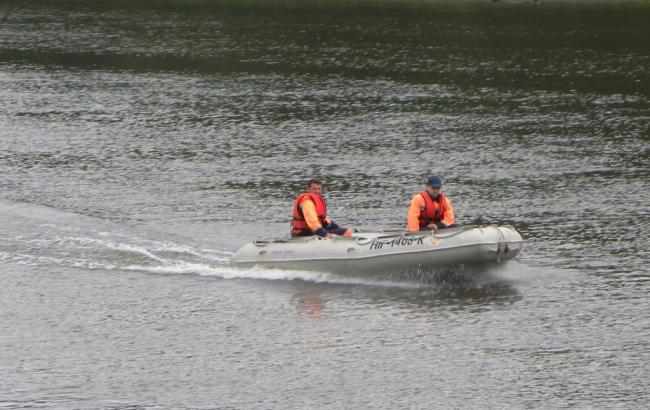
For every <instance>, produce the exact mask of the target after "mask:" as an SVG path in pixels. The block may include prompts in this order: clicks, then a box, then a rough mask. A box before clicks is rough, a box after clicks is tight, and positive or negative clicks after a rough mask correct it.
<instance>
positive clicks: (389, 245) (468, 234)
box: [232, 225, 524, 274]
mask: <svg viewBox="0 0 650 410" xmlns="http://www.w3.org/2000/svg"><path fill="white" fill-rule="evenodd" d="M523 243H524V241H523V239H522V237H521V235H520V234H519V233H518V232H517V231H516V230H515V229H514V228H513V227H511V226H495V225H489V226H471V227H461V228H450V229H445V230H441V231H440V232H438V233H437V234H433V233H428V232H426V233H425V232H419V233H412V234H411V233H403V232H375V233H371V232H367V233H355V234H354V235H353V237H352V238H342V237H335V238H331V239H321V238H319V237H305V238H295V239H290V240H276V241H256V242H251V243H248V244H246V245H244V246H242V247H241V248H240V249H239V250H238V251H237V253H236V254H235V255H234V256H233V259H232V264H233V265H235V266H240V267H251V266H255V265H259V266H264V267H268V268H275V269H290V270H308V271H322V272H333V273H341V274H375V273H382V272H386V273H399V272H413V271H423V270H431V269H436V268H440V267H446V266H450V265H475V264H483V263H499V262H503V261H506V260H509V259H512V258H514V257H515V256H517V255H518V254H519V252H520V250H521V249H522V247H523Z"/></svg>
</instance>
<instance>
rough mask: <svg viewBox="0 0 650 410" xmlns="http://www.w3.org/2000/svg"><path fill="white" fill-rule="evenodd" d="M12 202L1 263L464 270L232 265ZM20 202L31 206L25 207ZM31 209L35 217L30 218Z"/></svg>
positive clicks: (382, 282)
mask: <svg viewBox="0 0 650 410" xmlns="http://www.w3.org/2000/svg"><path fill="white" fill-rule="evenodd" d="M3 205H4V206H3ZM18 205H19V204H15V203H12V204H9V205H7V204H3V203H0V223H3V224H4V225H5V226H6V227H7V228H8V230H7V232H10V234H8V236H7V238H6V240H5V241H3V242H4V243H3V244H2V245H0V261H1V262H3V263H13V264H22V265H36V266H45V267H49V268H53V267H68V268H72V269H83V270H93V271H108V272H142V273H145V274H157V275H200V276H211V277H215V278H221V279H255V280H284V281H292V280H298V281H304V282H310V283H329V284H341V285H365V286H373V287H391V288H393V287H395V288H422V287H430V286H431V285H432V284H436V286H441V285H442V286H451V287H456V286H461V287H462V286H466V285H468V282H467V277H468V276H467V275H465V274H466V273H467V272H464V271H462V270H458V271H453V270H446V271H440V272H434V273H433V274H432V273H431V272H412V273H410V274H407V275H404V274H400V275H390V274H388V275H382V276H368V275H367V274H364V275H361V274H360V275H354V272H350V274H346V275H337V274H334V273H327V272H314V271H300V270H284V269H272V268H265V267H257V266H254V267H251V268H241V267H235V266H232V265H231V263H230V260H231V257H232V255H233V252H231V251H228V250H225V249H218V248H216V249H215V248H211V247H206V246H205V244H201V243H198V244H194V243H191V242H192V241H191V240H189V239H188V238H175V237H173V235H166V237H170V238H172V239H170V240H152V239H149V238H151V237H156V236H160V235H159V233H152V232H149V233H145V234H144V235H143V234H141V233H135V232H133V230H128V229H124V227H123V226H117V225H115V224H111V223H107V222H105V221H99V220H97V219H95V218H89V217H81V216H79V215H71V214H69V213H65V212H61V211H56V210H52V209H51V208H46V207H40V206H35V205H28V204H27V205H25V206H24V207H21V206H18ZM25 207H27V208H31V209H27V210H25ZM35 211H36V212H35ZM34 214H36V215H39V217H37V218H34V217H33V215H34ZM54 221H56V222H54ZM60 221H62V223H61V222H60ZM470 276H474V274H472V275H470ZM473 280H474V279H471V280H470V281H473Z"/></svg>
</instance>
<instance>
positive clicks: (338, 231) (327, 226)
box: [291, 179, 352, 238]
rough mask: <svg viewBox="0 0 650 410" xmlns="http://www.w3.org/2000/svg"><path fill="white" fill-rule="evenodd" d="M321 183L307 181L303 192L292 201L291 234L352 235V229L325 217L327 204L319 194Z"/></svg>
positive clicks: (314, 180)
mask: <svg viewBox="0 0 650 410" xmlns="http://www.w3.org/2000/svg"><path fill="white" fill-rule="evenodd" d="M321 187H322V184H321V183H320V181H318V180H316V179H312V180H310V181H309V182H308V183H307V192H304V193H302V194H300V195H298V197H297V198H296V200H295V201H294V202H293V210H292V216H293V220H292V221H291V236H310V235H318V236H320V237H323V238H327V237H329V236H330V235H331V234H335V235H342V236H345V237H348V238H349V237H351V236H352V230H350V229H345V228H342V227H340V226H338V225H337V224H335V223H334V221H332V220H331V219H329V218H328V217H327V204H326V203H325V198H323V196H322V195H321Z"/></svg>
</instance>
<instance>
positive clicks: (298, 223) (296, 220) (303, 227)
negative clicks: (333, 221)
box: [291, 192, 327, 236]
mask: <svg viewBox="0 0 650 410" xmlns="http://www.w3.org/2000/svg"><path fill="white" fill-rule="evenodd" d="M306 199H309V200H311V201H312V202H313V203H314V206H315V207H316V215H318V220H319V221H320V223H321V225H323V226H325V225H327V222H325V219H326V218H327V203H325V198H323V197H322V196H320V195H318V194H312V193H311V192H305V193H303V194H300V195H298V198H296V200H295V201H294V202H293V211H292V216H293V219H292V220H291V235H294V236H295V235H304V234H311V233H312V232H311V230H310V229H309V227H308V226H307V221H305V216H304V215H303V214H302V209H301V208H300V205H302V203H303V202H304V201H305V200H306Z"/></svg>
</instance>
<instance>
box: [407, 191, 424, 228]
mask: <svg viewBox="0 0 650 410" xmlns="http://www.w3.org/2000/svg"><path fill="white" fill-rule="evenodd" d="M423 209H424V198H422V195H420V194H416V195H415V196H413V199H411V206H409V210H408V215H407V222H406V230H407V231H409V232H418V231H419V230H420V213H421V212H422V210H423Z"/></svg>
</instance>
